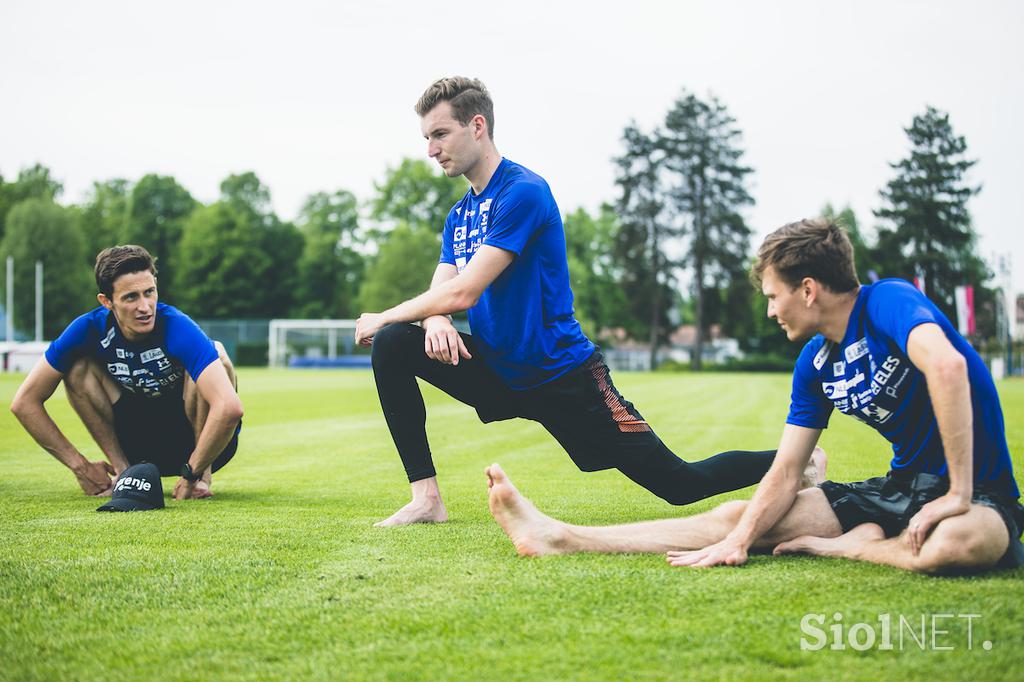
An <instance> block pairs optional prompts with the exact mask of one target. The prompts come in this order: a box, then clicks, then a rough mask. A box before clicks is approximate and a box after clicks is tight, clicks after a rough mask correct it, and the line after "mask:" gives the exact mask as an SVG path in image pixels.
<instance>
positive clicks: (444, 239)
mask: <svg viewBox="0 0 1024 682" xmlns="http://www.w3.org/2000/svg"><path fill="white" fill-rule="evenodd" d="M457 205H458V204H456V206H457ZM453 215H455V208H454V207H453V208H452V210H450V211H448V217H447V218H445V220H444V231H443V232H442V233H441V257H440V258H439V259H438V261H437V262H438V263H447V264H448V265H455V253H454V247H453V246H452V244H453V243H454V241H455V237H454V235H455V222H454V221H453V220H452V216H453Z"/></svg>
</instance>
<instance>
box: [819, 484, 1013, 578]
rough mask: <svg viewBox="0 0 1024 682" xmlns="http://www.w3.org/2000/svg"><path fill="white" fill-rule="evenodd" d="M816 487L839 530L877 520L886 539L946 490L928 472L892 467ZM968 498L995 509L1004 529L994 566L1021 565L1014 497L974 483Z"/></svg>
mask: <svg viewBox="0 0 1024 682" xmlns="http://www.w3.org/2000/svg"><path fill="white" fill-rule="evenodd" d="M818 487H819V488H821V490H822V492H824V493H825V497H827V498H828V502H829V504H830V505H831V506H832V511H833V512H835V515H836V517H837V518H838V519H839V523H840V525H841V526H842V527H843V532H844V533H845V532H847V531H849V530H851V529H852V528H854V527H856V526H859V525H861V524H862V523H877V524H878V525H879V526H881V527H882V530H884V531H885V536H886V537H895V536H897V535H899V534H900V533H901V532H903V529H905V528H906V527H907V525H908V524H909V523H910V519H911V518H912V517H913V516H914V514H916V513H917V512H918V511H920V510H921V507H923V506H924V505H926V504H928V503H929V502H931V501H932V500H934V499H936V498H939V497H942V496H943V495H945V494H946V493H947V492H948V491H949V479H948V478H945V477H943V476H936V475H934V474H923V473H914V472H911V471H899V470H893V471H890V472H889V473H888V474H886V475H885V476H880V477H878V478H869V479H868V480H866V481H857V482H855V483H836V482H834V481H825V482H824V483H822V484H821V485H819V486H818ZM971 501H972V502H973V503H974V504H982V505H985V506H986V507H991V508H992V509H994V510H996V511H997V512H998V513H999V516H1001V517H1002V519H1003V522H1004V523H1005V524H1006V529H1007V530H1008V531H1009V532H1010V545H1009V547H1007V548H1006V553H1005V554H1004V555H1003V557H1002V558H1001V559H1000V560H999V563H998V564H997V567H998V568H1016V567H1017V566H1022V565H1024V545H1022V544H1021V541H1020V535H1021V531H1022V530H1024V507H1021V505H1020V503H1019V502H1018V501H1017V500H1015V499H1013V498H1011V497H1008V496H1006V495H1002V494H999V493H995V492H992V491H991V490H986V489H985V488H984V487H975V489H974V497H973V498H971Z"/></svg>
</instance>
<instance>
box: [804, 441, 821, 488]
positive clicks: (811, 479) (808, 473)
mask: <svg viewBox="0 0 1024 682" xmlns="http://www.w3.org/2000/svg"><path fill="white" fill-rule="evenodd" d="M826 469H828V455H826V454H825V450H824V449H822V447H821V446H820V445H817V446H815V447H814V451H813V452H812V453H811V459H810V461H809V462H807V467H806V468H805V469H804V477H803V481H801V487H803V488H813V487H814V486H816V485H818V484H820V483H824V482H825V470H826Z"/></svg>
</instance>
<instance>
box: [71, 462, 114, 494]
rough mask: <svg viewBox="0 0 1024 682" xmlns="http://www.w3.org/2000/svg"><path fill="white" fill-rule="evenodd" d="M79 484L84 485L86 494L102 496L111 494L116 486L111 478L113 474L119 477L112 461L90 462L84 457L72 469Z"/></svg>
mask: <svg viewBox="0 0 1024 682" xmlns="http://www.w3.org/2000/svg"><path fill="white" fill-rule="evenodd" d="M72 471H73V472H74V474H75V478H76V479H78V485H80V486H82V492H84V493H85V494H86V495H92V496H94V497H101V496H104V495H109V494H110V493H111V492H112V491H113V488H114V482H113V481H112V480H110V477H111V476H113V477H115V478H117V472H116V471H114V467H112V466H111V465H110V462H90V461H89V460H87V459H85V458H84V457H83V458H82V463H81V464H80V465H78V466H76V467H74V468H73V469H72Z"/></svg>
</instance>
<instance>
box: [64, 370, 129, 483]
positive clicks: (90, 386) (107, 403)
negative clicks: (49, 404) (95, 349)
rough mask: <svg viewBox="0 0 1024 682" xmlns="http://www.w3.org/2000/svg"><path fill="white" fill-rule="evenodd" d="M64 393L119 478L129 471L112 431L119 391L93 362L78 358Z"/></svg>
mask: <svg viewBox="0 0 1024 682" xmlns="http://www.w3.org/2000/svg"><path fill="white" fill-rule="evenodd" d="M64 392H65V393H66V394H67V396H68V402H69V403H71V407H72V408H73V409H74V410H75V412H76V413H77V414H78V416H79V418H80V419H81V420H82V423H83V424H85V428H86V430H88V431H89V435H90V436H92V439H93V440H94V441H96V445H98V446H99V448H100V450H101V451H102V452H103V454H104V455H105V456H106V458H107V459H108V460H109V461H110V464H111V466H113V467H114V471H115V472H117V475H118V476H120V475H121V472H122V471H124V470H125V469H127V468H128V458H127V457H125V454H124V450H122V449H121V443H120V442H119V441H118V440H117V433H116V432H115V431H114V403H116V402H117V401H118V400H119V399H120V398H121V388H120V387H119V386H118V385H117V383H116V382H115V381H114V380H113V379H111V378H110V375H108V374H107V373H106V372H105V371H104V370H103V368H101V367H100V366H99V364H98V363H97V362H96V361H94V360H92V359H89V358H81V359H79V360H77V361H76V362H75V364H74V365H72V366H71V369H70V370H68V372H67V374H66V375H64Z"/></svg>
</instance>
